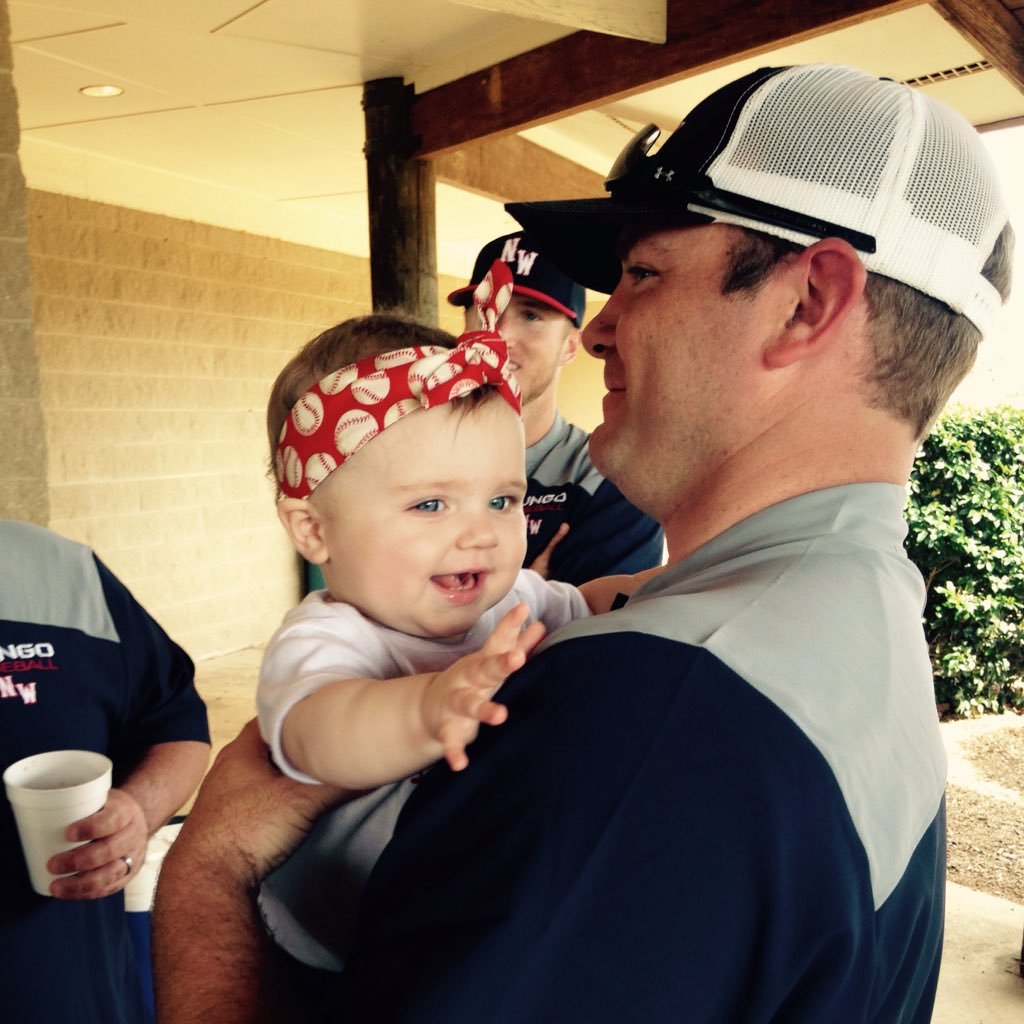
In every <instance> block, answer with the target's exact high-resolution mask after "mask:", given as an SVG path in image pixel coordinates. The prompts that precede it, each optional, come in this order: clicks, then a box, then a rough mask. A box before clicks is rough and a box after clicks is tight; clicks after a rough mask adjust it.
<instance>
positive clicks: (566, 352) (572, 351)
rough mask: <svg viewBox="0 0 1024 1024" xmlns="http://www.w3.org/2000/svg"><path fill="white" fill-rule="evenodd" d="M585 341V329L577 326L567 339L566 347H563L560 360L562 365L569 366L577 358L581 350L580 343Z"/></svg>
mask: <svg viewBox="0 0 1024 1024" xmlns="http://www.w3.org/2000/svg"><path fill="white" fill-rule="evenodd" d="M582 343H583V331H581V330H580V329H579V328H576V329H575V330H574V331H573V332H572V334H570V335H569V336H568V337H567V338H566V339H565V348H564V349H562V358H561V360H560V361H559V365H560V366H568V365H569V363H571V362H572V361H573V360H574V359H575V358H576V353H577V352H579V350H580V345H581V344H582Z"/></svg>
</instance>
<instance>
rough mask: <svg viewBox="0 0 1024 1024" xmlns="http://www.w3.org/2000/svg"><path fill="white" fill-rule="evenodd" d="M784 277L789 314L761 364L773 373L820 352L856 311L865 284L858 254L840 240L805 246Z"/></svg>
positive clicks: (864, 271)
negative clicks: (788, 288) (763, 363)
mask: <svg viewBox="0 0 1024 1024" xmlns="http://www.w3.org/2000/svg"><path fill="white" fill-rule="evenodd" d="M783 275H784V277H785V280H786V282H787V284H789V285H790V286H791V288H792V292H791V294H790V295H789V297H788V300H789V302H790V306H789V307H788V309H787V312H789V313H790V314H791V315H790V317H789V320H788V321H787V322H786V324H785V326H784V328H783V329H782V330H780V331H779V333H778V335H777V336H776V337H775V338H774V339H773V341H772V342H771V343H770V344H769V345H768V346H766V348H765V352H764V359H765V365H766V366H768V367H769V368H772V369H779V368H782V367H785V366H790V365H792V364H793V363H796V362H798V361H800V360H801V359H805V358H807V357H808V356H810V355H815V354H817V353H818V352H819V351H821V350H822V347H823V345H825V344H826V343H827V342H828V341H829V340H831V339H832V338H834V337H836V336H837V328H838V327H840V326H841V325H842V324H843V322H844V321H845V320H846V319H847V318H848V317H849V316H850V315H851V314H852V313H853V311H854V310H855V309H856V308H857V307H858V306H859V304H860V302H861V299H862V297H863V295H864V286H865V284H866V282H867V271H866V270H865V269H864V264H863V263H862V262H861V260H860V257H859V256H858V255H857V251H856V250H855V249H854V248H853V246H851V245H850V244H849V243H848V242H844V241H842V240H841V239H839V238H825V239H822V241H820V242H815V244H814V245H811V246H808V247H807V248H806V249H804V251H803V252H802V253H800V254H799V256H798V257H797V258H796V259H795V260H793V262H792V263H791V264H790V265H789V266H788V267H787V268H786V270H785V271H783Z"/></svg>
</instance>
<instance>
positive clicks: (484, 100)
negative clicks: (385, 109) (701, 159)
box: [412, 0, 964, 157]
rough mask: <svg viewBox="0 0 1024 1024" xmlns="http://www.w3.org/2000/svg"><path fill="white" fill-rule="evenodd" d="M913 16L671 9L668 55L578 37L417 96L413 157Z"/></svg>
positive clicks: (854, 7) (825, 6)
mask: <svg viewBox="0 0 1024 1024" xmlns="http://www.w3.org/2000/svg"><path fill="white" fill-rule="evenodd" d="M959 2H964V0H959ZM916 6H919V0H815V2H814V3H793V0H746V2H735V0H734V2H731V3H730V2H723V0H669V3H668V38H667V41H666V42H665V44H664V45H657V44H653V43H643V42H637V41H635V40H631V39H618V38H615V37H612V36H606V35H598V34H596V33H594V32H574V33H573V34H572V35H569V36H565V37H564V38H562V39H558V40H556V41H555V42H553V43H549V44H548V45H547V46H542V47H539V48H537V49H535V50H531V51H529V52H527V53H523V54H520V55H519V56H517V57H512V58H511V59H509V60H506V61H502V62H501V63H500V64H494V65H492V66H491V67H489V68H484V69H483V70H481V71H478V72H476V73H474V74H471V75H466V76H465V77H464V78H460V79H458V80H456V81H454V82H448V83H446V84H445V85H441V86H438V87H437V88H436V89H430V90H429V91H427V92H424V93H421V94H420V95H418V96H416V97H415V99H414V100H413V105H412V130H413V133H414V135H415V136H416V155H417V156H420V157H436V156H439V155H441V154H442V153H447V152H450V151H451V150H453V149H458V148H459V147H461V146H465V145H466V144H467V143H470V142H475V141H478V140H480V139H486V138H493V137H495V136H499V135H505V134H508V133H511V132H516V131H519V130H521V129H523V128H526V127H529V126H530V125H536V124H542V123H544V122H546V121H552V120H555V119H556V118H559V117H564V116H566V115H567V114H572V113H575V112H577V111H580V110H587V109H589V108H592V107H595V106H600V105H601V104H604V103H609V102H611V101H612V100H614V99H620V98H622V97H624V96H631V95H633V94H635V93H638V92H642V91H644V90H646V89H650V88H653V87H654V86H656V85H663V84H665V83H667V82H672V81H678V80H679V79H682V78H686V77H688V76H690V75H694V74H697V73H699V72H701V71H707V70H710V69H711V68H715V67H720V66H722V65H723V64H727V63H730V62H732V61H736V60H739V59H741V58H743V57H749V56H754V55H756V54H757V53H764V52H767V51H768V50H772V49H776V48H777V47H779V46H782V45H784V44H787V43H794V42H798V41H800V40H802V39H809V38H812V37H814V36H816V35H821V34H823V33H825V32H830V31H834V30H836V29H839V28H844V27H846V26H849V25H854V24H858V23H859V22H862V21H866V20H869V19H871V18H876V17H880V16H881V15H883V14H891V13H893V12H894V11H899V10H905V9H906V8H909V7H916Z"/></svg>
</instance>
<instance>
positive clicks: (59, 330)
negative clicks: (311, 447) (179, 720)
mask: <svg viewBox="0 0 1024 1024" xmlns="http://www.w3.org/2000/svg"><path fill="white" fill-rule="evenodd" d="M28 248H29V254H30V259H31V273H32V294H33V319H34V324H35V334H36V345H37V351H38V363H39V373H40V381H41V384H40V402H41V408H42V413H43V416H44V418H45V440H46V442H47V445H48V458H47V464H46V470H45V476H46V479H47V480H48V496H49V502H50V519H49V523H48V525H49V526H50V527H51V528H52V529H54V530H56V531H57V532H59V533H62V534H65V535H67V536H69V537H75V538H77V539H79V540H82V541H84V542H86V543H88V544H90V545H92V547H94V548H95V549H96V551H97V552H98V553H99V555H100V557H102V558H103V559H104V560H105V561H106V562H107V564H108V565H109V566H110V567H111V568H112V569H113V570H114V572H115V573H117V574H118V575H119V576H120V577H121V578H122V579H123V580H124V581H125V582H126V583H127V584H128V586H129V587H130V588H131V589H132V591H133V592H134V593H135V594H136V596H137V597H138V598H139V599H140V600H141V601H142V603H143V604H144V605H145V606H146V607H147V608H148V609H149V610H150V612H151V613H152V614H153V615H154V617H155V618H157V619H158V620H159V621H160V623H161V624H162V625H163V626H164V628H165V629H167V630H168V632H169V633H171V635H172V636H174V637H175V638H176V639H177V640H178V641H179V642H180V643H181V644H182V645H183V646H184V647H186V649H188V651H189V652H190V653H191V654H192V655H193V657H196V658H202V657H205V656H209V655H212V654H216V653H220V652H224V651H230V650H237V649H239V648H241V647H245V646H248V645H251V644H253V643H259V642H262V641H264V640H265V639H266V638H267V637H268V636H269V634H270V632H271V631H272V630H273V629H274V628H275V627H276V625H277V624H278V622H279V621H280V618H281V615H282V614H283V612H284V611H285V609H287V608H288V607H290V605H291V604H293V603H294V602H295V600H296V599H297V597H298V596H299V593H300V585H301V573H300V570H299V567H298V563H297V561H296V557H295V555H294V553H293V552H292V550H291V548H290V545H289V544H288V543H287V541H286V539H285V537H284V533H283V531H282V530H281V528H280V526H279V524H278V521H277V517H276V515H275V513H274V507H273V499H272V489H271V486H270V483H269V481H268V480H267V477H266V463H267V451H266V449H267V444H266V441H265V439H264V414H265V408H266V398H267V394H268V391H269V388H270V384H271V382H272V381H273V379H274V377H275V376H276V374H277V372H278V370H279V369H280V368H281V366H282V365H283V364H284V362H285V361H286V360H287V359H288V358H289V357H290V356H291V354H292V353H293V352H294V351H295V349H296V348H298V347H299V346H300V345H301V344H303V343H304V342H305V341H306V340H308V339H309V338H310V337H312V336H313V335H314V334H316V333H317V332H318V331H320V330H321V329H323V327H325V326H327V325H329V324H332V323H335V322H337V321H338V320H341V319H344V318H346V317H349V316H354V315H360V314H362V313H365V312H367V310H368V309H369V303H370V298H369V273H368V265H367V263H366V261H365V260H363V259H360V258H357V257H353V256H346V255H342V254H339V253H333V252H326V251H323V250H319V249H311V248H306V247H303V246H299V245H294V244H291V243H287V242H282V241H278V240H275V239H270V238H264V237H259V236H255V235H248V234H245V233H242V232H237V231H229V230H225V229H221V228H216V227H211V226H208V225H203V224H197V223H192V222H188V221H181V220H174V219H171V218H167V217H161V216H156V215H152V214H147V213H141V212H137V211H133V210H129V209H125V208H122V207H115V206H109V205H105V204H102V203H95V202H89V201H86V200H80V199H75V198H71V197H68V196H61V195H54V194H50V193H40V192H29V193H28ZM449 326H451V325H449Z"/></svg>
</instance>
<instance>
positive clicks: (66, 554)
mask: <svg viewBox="0 0 1024 1024" xmlns="http://www.w3.org/2000/svg"><path fill="white" fill-rule="evenodd" d="M0 578H2V579H3V580H4V586H3V587H2V588H0V751H2V754H0V769H3V771H4V782H5V790H6V793H7V795H8V799H5V800H2V801H0V907H2V910H0V944H2V948H3V950H4V960H5V969H6V976H7V979H8V981H7V983H6V984H5V986H4V1020H5V1021H9V1022H11V1024H23V1022H26V1024H27V1022H29V1021H32V1022H37V1021H70V1020H75V1021H83V1022H84V1021H88V1022H96V1024H129V1022H131V1024H138V1022H143V1021H148V1020H150V1019H151V1017H152V1014H151V1010H150V1008H149V1006H148V1005H147V999H146V994H145V992H144V990H143V986H142V984H141V981H142V975H141V974H140V972H139V971H138V970H137V968H136V966H135V962H134V952H133V948H132V944H131V938H130V935H129V932H128V927H127V921H126V917H125V910H124V898H123V896H122V890H123V889H124V887H125V886H126V885H127V883H128V882H129V880H130V879H131V877H132V876H133V875H134V874H135V873H137V872H138V870H139V868H140V867H141V866H142V863H143V861H144V859H145V855H146V844H147V840H148V838H149V836H150V835H152V834H153V833H154V832H155V831H156V830H157V829H158V828H159V827H160V826H161V825H163V824H164V823H165V822H166V821H167V819H168V818H169V817H170V816H171V815H172V814H174V812H175V811H177V810H178V808H179V807H181V805H182V804H183V803H184V802H185V800H187V799H188V797H189V795H190V794H191V793H192V791H193V789H194V788H195V787H196V785H197V784H198V782H199V780H200V779H201V778H202V774H203V772H204V770H205V768H206V764H207V761H208V759H209V752H210V747H209V730H208V727H207V720H206V708H205V706H204V704H203V702H202V700H201V699H200V697H199V695H198V694H197V693H196V690H195V686H194V672H193V665H192V661H191V659H190V658H189V657H188V655H187V654H186V653H185V652H184V651H183V650H182V649H181V648H180V647H179V646H178V645H177V644H175V643H174V642H173V641H172V640H171V639H170V638H169V637H168V636H167V635H166V633H164V631H163V630H162V629H161V628H160V626H159V625H157V623H156V622H155V621H154V620H153V619H152V618H151V617H150V616H149V615H148V613H147V612H146V611H145V609H143V608H142V606H141V605H140V604H139V603H138V602H137V601H136V600H135V598H134V597H133V596H132V595H131V593H130V592H129V591H128V590H127V588H126V587H125V586H124V584H122V583H121V582H120V581H119V580H118V579H117V578H116V577H115V576H114V575H113V574H112V573H111V572H110V570H109V569H107V567H106V566H104V565H103V564H102V562H100V561H99V559H98V558H97V557H96V556H95V554H94V553H93V552H92V551H91V550H90V549H89V548H87V547H85V546H84V545H82V544H78V543H75V542H73V541H70V540H67V539H65V538H63V537H60V536H58V535H57V534H55V533H52V532H51V531H49V530H45V529H42V528H40V527H38V526H33V525H30V524H28V523H20V522H14V521H12V520H0ZM69 796H70V797H72V798H76V797H81V800H80V801H77V802H75V803H73V805H72V806H73V807H74V808H75V810H73V811H69V812H68V814H69V815H70V816H71V817H70V819H68V820H67V821H65V820H61V819H60V818H59V815H60V813H61V812H60V810H59V808H58V807H57V804H58V803H59V802H60V801H61V800H64V799H65V798H68V797H69ZM90 801H91V802H90ZM12 803H13V804H15V806H12ZM15 815H17V821H16V819H15ZM33 822H35V823H40V822H41V823H42V827H41V828H40V829H35V828H33V827H32V824H33ZM19 828H20V829H21V830H22V831H21V833H20V834H19ZM40 837H41V838H42V840H43V841H44V842H45V843H49V844H51V845H50V846H45V847H44V846H40V845H39V844H38V842H37V841H38V840H39V839H40ZM23 841H24V843H25V846H24V849H23Z"/></svg>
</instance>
